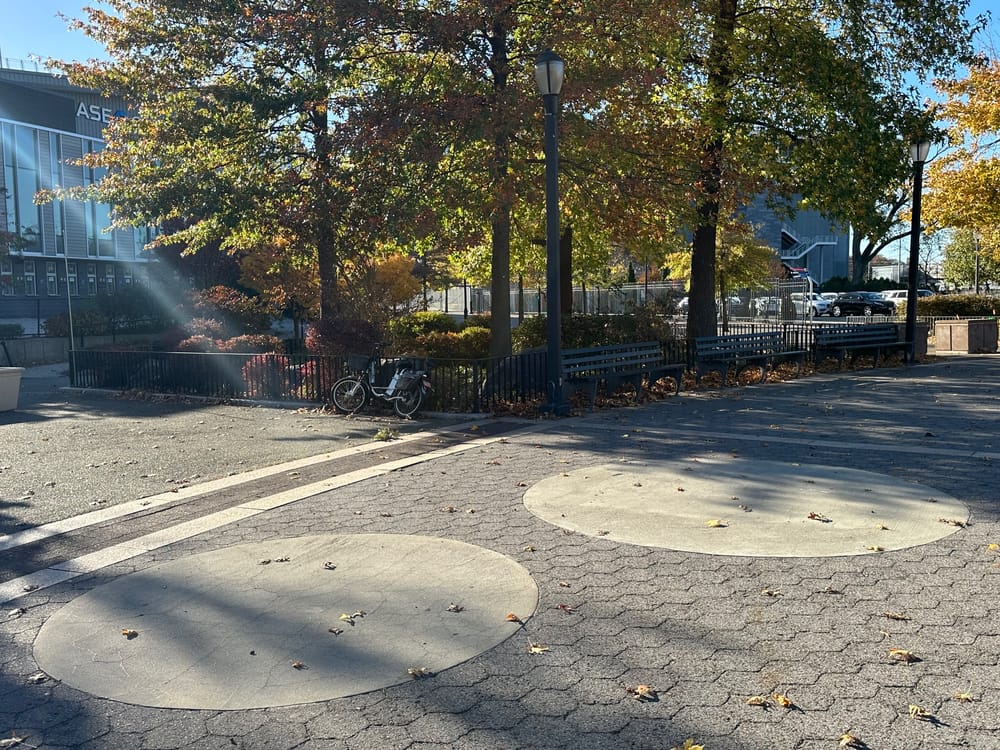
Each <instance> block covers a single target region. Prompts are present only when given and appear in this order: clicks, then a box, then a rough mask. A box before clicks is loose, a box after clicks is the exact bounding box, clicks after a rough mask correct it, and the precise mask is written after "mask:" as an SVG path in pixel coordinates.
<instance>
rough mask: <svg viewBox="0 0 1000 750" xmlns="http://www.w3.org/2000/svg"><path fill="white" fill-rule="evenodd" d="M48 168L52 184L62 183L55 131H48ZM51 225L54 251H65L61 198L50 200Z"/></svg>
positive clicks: (58, 147) (63, 213)
mask: <svg viewBox="0 0 1000 750" xmlns="http://www.w3.org/2000/svg"><path fill="white" fill-rule="evenodd" d="M49 168H50V169H51V170H52V186H53V187H61V186H62V184H63V158H62V139H61V138H60V137H59V135H58V134H56V133H49ZM51 205H52V225H53V229H54V230H55V240H56V253H58V254H60V255H64V254H65V253H66V235H65V233H64V229H63V228H64V227H65V225H66V207H65V206H64V205H63V202H62V201H61V200H54V201H52V204H51Z"/></svg>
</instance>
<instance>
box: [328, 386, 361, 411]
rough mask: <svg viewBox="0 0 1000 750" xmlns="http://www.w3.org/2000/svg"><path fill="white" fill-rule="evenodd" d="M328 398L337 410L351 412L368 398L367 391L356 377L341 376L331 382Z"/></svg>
mask: <svg viewBox="0 0 1000 750" xmlns="http://www.w3.org/2000/svg"><path fill="white" fill-rule="evenodd" d="M330 398H331V399H333V405H334V407H335V408H336V409H337V411H339V412H342V413H343V414H353V413H354V412H356V411H357V410H358V409H360V408H361V407H362V406H364V405H365V401H367V400H368V391H367V390H366V389H365V385H364V383H362V382H361V381H360V380H359V379H358V378H341V379H340V380H338V381H337V382H336V383H334V384H333V390H331V391H330Z"/></svg>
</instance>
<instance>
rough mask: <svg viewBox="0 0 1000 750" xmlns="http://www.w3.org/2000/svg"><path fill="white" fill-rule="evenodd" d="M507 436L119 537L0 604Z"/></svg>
mask: <svg viewBox="0 0 1000 750" xmlns="http://www.w3.org/2000/svg"><path fill="white" fill-rule="evenodd" d="M547 426H549V425H548V424H546V423H536V424H533V425H531V424H528V426H525V427H524V428H523V429H521V430H518V431H517V432H516V433H514V434H524V433H525V432H537V431H539V430H541V429H543V428H545V427H547ZM452 429H454V428H452ZM435 434H436V433H424V436H425V437H426V436H428V435H431V436H433V435H435ZM508 437H510V435H508V434H500V435H495V436H487V437H481V438H473V439H472V440H469V441H466V442H463V443H459V444H458V445H453V446H450V447H448V448H439V449H436V450H433V451H428V452H426V453H420V454H418V455H416V456H410V457H408V458H401V459H396V460H393V461H386V462H385V463H382V464H379V465H378V466H373V467H368V468H365V469H359V470H357V471H352V472H349V473H347V474H342V475H340V476H337V477H331V478H330V479H324V480H322V481H320V482H313V483H312V484H306V485H302V486H301V487H295V488H292V489H289V490H285V491H283V492H279V493H276V494H275V495H272V496H270V497H264V498H257V499H254V500H250V501H247V502H246V503H243V504H241V505H237V506H234V507H231V508H226V509H224V510H220V511H216V512H214V513H209V514H207V515H205V516H201V517H200V518H195V519H192V520H190V521H184V522H183V523H179V524H175V525H173V526H168V527H166V528H163V529H159V530H157V531H154V532H151V533H149V534H146V535H144V536H140V537H136V538H135V539H130V540H129V541H127V542H120V543H119V544H114V545H111V546H110V547H105V548H104V549H100V550H96V551H94V552H90V553H87V554H85V555H80V556H79V557H75V558H72V559H70V560H65V561H62V562H59V563H56V564H54V565H52V566H51V567H49V568H46V569H44V570H40V571H35V572H33V573H29V574H28V575H25V576H21V577H20V578H15V579H12V580H10V581H7V582H5V583H0V604H4V603H6V602H9V601H12V600H13V599H17V598H19V597H21V596H25V595H26V594H28V593H30V591H35V590H37V589H43V588H47V587H49V586H54V585H55V584H57V583H63V582H64V581H68V580H70V579H71V578H75V577H76V576H78V575H83V574H85V573H91V572H93V571H95V570H98V569H100V568H103V567H106V566H108V565H113V564H116V563H120V562H123V561H125V560H129V559H131V558H133V557H138V556H139V555H141V554H144V553H146V552H151V551H153V550H156V549H159V548H161V547H166V546H167V545H170V544H174V543H176V542H180V541H183V540H185V539H190V538H191V537H193V536H197V535H198V534H203V533H205V532H208V531H213V530H215V529H218V528H220V527H222V526H226V525H228V524H230V523H234V522H236V521H240V520H243V519H245V518H250V517H253V516H256V515H260V514H261V513H265V512H267V511H269V510H273V509H275V508H280V507H281V506H284V505H289V504H291V503H294V502H297V501H298V500H303V499H305V498H308V497H313V496H314V495H319V494H321V493H323V492H327V491H329V490H333V489H337V488H339V487H345V486H347V485H350V484H355V483H357V482H361V481H364V480H366V479H371V478H373V477H377V476H382V475H385V474H388V473H390V472H393V471H397V470H399V469H402V468H406V467H408V466H413V465H415V464H419V463H424V462H427V461H432V460H434V459H436V458H442V457H444V456H450V455H454V454H456V453H462V452H464V451H467V450H470V449H472V448H478V447H480V446H484V445H489V444H490V443H496V442H499V441H501V440H506V439H507V438H508ZM377 447H382V446H377ZM26 587H28V590H26Z"/></svg>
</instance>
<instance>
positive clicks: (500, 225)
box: [490, 14, 513, 357]
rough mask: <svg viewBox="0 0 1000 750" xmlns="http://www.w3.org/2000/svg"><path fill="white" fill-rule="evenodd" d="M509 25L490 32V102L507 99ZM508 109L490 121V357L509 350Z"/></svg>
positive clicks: (497, 24)
mask: <svg viewBox="0 0 1000 750" xmlns="http://www.w3.org/2000/svg"><path fill="white" fill-rule="evenodd" d="M507 35H508V29H507V25H506V19H505V18H504V17H503V14H501V15H500V17H498V18H496V19H495V20H494V22H493V33H492V35H491V36H490V47H491V55H490V70H491V71H492V73H493V106H494V107H495V108H497V109H499V108H502V107H505V106H506V102H507V95H506V94H507V77H508V75H509V73H510V61H509V59H508V53H509V50H508V43H507ZM507 116H508V113H507V112H500V111H495V113H494V118H493V123H494V127H495V128H496V131H495V134H494V137H493V164H492V167H491V170H490V171H491V174H490V177H491V179H492V182H493V190H494V196H495V203H494V206H493V213H492V215H491V217H490V230H491V233H492V241H491V251H492V255H491V260H490V274H491V278H490V297H491V299H490V357H506V356H508V355H509V354H510V349H511V337H510V215H511V210H512V205H513V204H512V198H511V192H510V186H509V185H508V184H507V183H508V181H509V179H510V144H511V139H512V136H511V133H510V129H509V128H510V126H509V125H507V124H506V118H507Z"/></svg>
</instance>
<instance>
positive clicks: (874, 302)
mask: <svg viewBox="0 0 1000 750" xmlns="http://www.w3.org/2000/svg"><path fill="white" fill-rule="evenodd" d="M895 314H896V305H895V304H893V303H892V302H890V301H889V300H887V299H882V296H881V295H880V294H876V293H875V292H844V293H843V294H841V295H839V296H838V297H837V299H835V300H834V301H833V304H832V305H831V306H830V315H832V316H833V317H835V318H839V317H840V316H842V315H864V316H865V317H868V316H869V315H895Z"/></svg>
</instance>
